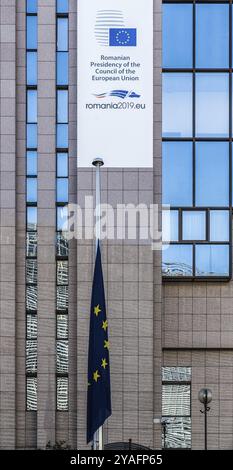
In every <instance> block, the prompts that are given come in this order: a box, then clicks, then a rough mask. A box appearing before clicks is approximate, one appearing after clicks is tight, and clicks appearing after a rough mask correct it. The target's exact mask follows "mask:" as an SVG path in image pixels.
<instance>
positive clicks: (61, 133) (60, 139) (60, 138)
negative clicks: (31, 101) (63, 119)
mask: <svg viewBox="0 0 233 470" xmlns="http://www.w3.org/2000/svg"><path fill="white" fill-rule="evenodd" d="M57 148H59V149H66V148H68V125H67V124H57Z"/></svg>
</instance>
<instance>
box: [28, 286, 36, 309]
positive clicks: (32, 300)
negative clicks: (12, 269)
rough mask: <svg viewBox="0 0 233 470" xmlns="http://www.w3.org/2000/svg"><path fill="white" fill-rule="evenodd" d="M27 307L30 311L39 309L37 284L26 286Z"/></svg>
mask: <svg viewBox="0 0 233 470" xmlns="http://www.w3.org/2000/svg"><path fill="white" fill-rule="evenodd" d="M26 309H27V310H28V311H36V310H37V286H27V287H26Z"/></svg>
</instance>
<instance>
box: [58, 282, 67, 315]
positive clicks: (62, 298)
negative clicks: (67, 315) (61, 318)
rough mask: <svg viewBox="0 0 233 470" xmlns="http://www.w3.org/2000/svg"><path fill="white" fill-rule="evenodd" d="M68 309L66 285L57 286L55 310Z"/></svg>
mask: <svg viewBox="0 0 233 470" xmlns="http://www.w3.org/2000/svg"><path fill="white" fill-rule="evenodd" d="M67 309H68V286H57V310H59V311H60V310H61V311H62V310H67Z"/></svg>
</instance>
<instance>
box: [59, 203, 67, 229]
mask: <svg viewBox="0 0 233 470" xmlns="http://www.w3.org/2000/svg"><path fill="white" fill-rule="evenodd" d="M57 230H58V231H64V232H66V231H67V230H68V208H67V207H57Z"/></svg>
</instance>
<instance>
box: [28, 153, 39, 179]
mask: <svg viewBox="0 0 233 470" xmlns="http://www.w3.org/2000/svg"><path fill="white" fill-rule="evenodd" d="M27 176H37V152H34V151H30V150H29V151H28V152H27Z"/></svg>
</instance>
